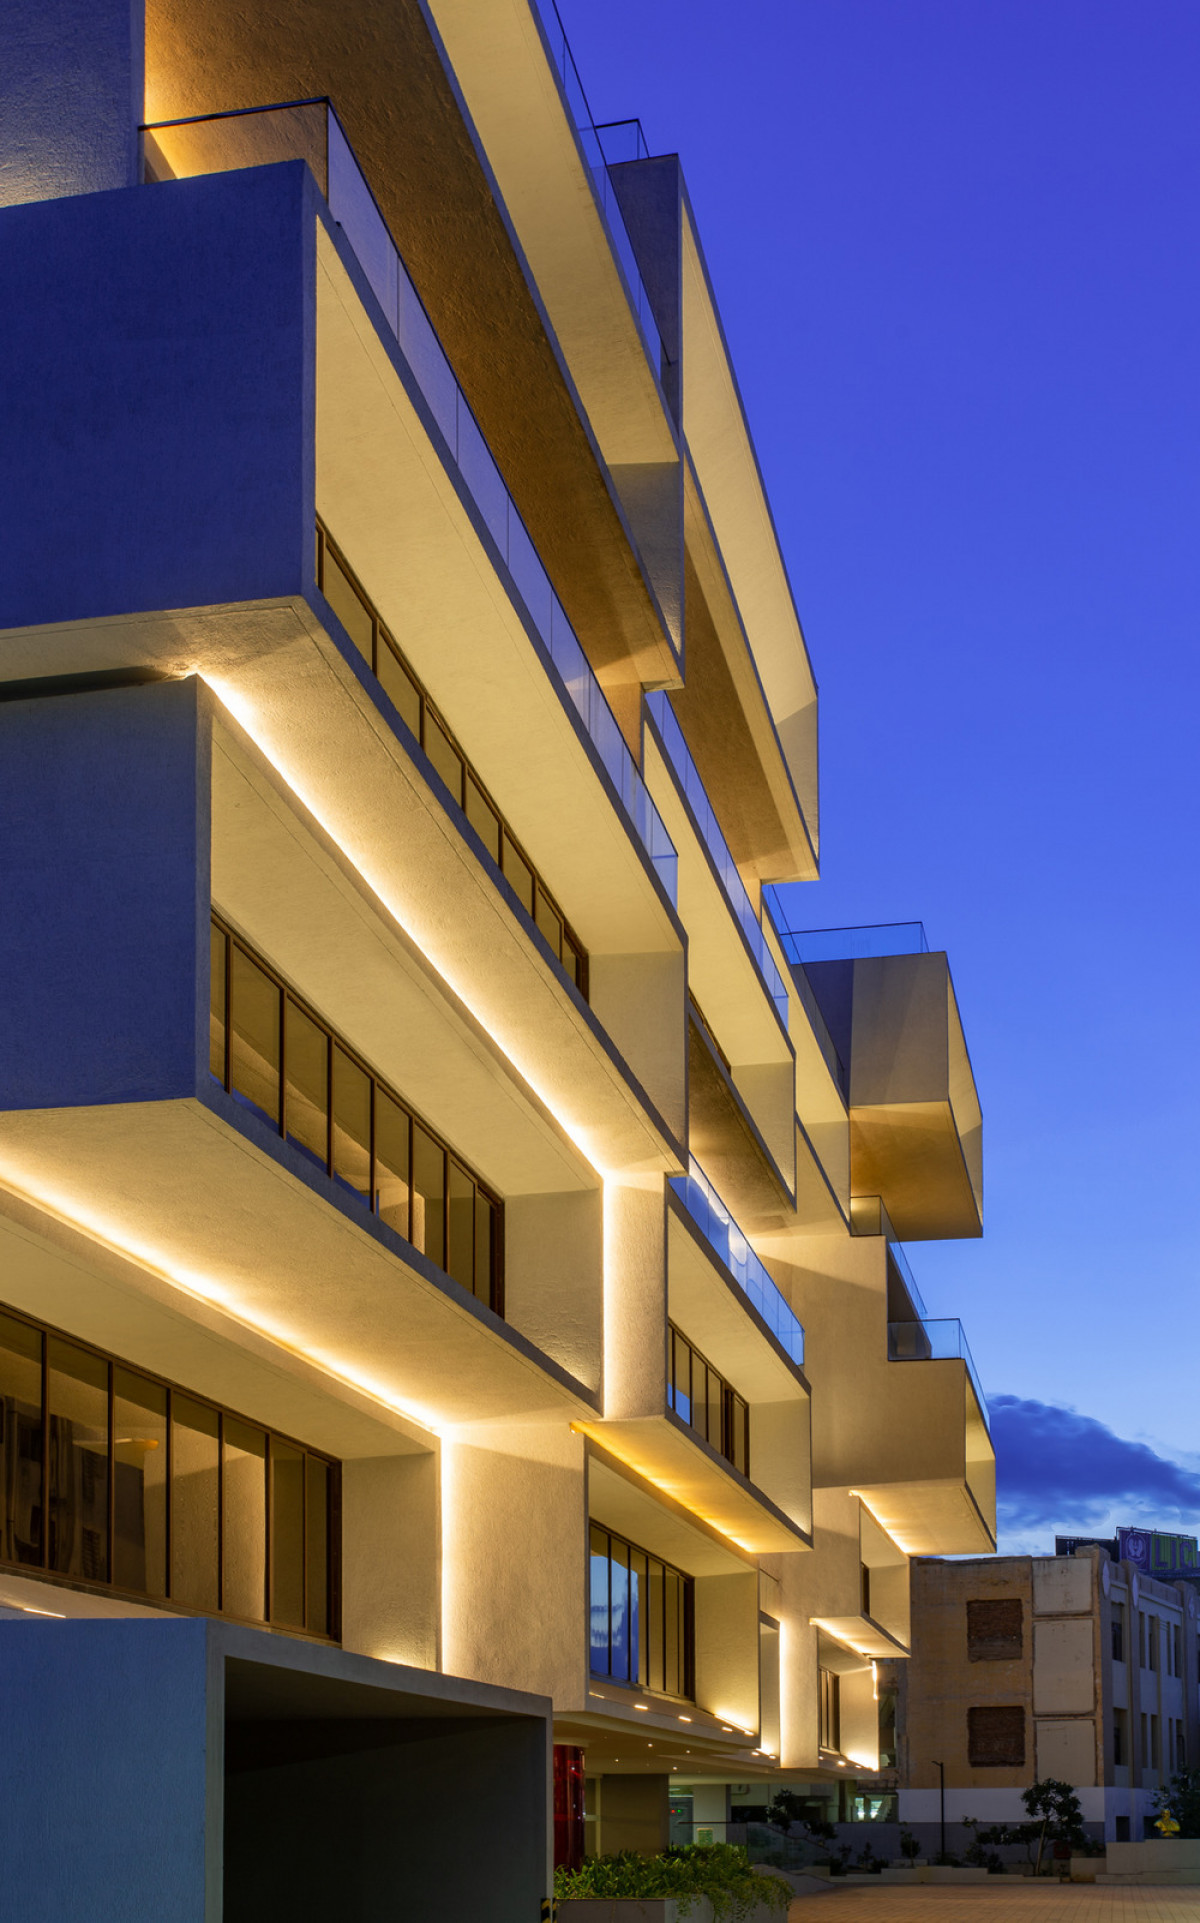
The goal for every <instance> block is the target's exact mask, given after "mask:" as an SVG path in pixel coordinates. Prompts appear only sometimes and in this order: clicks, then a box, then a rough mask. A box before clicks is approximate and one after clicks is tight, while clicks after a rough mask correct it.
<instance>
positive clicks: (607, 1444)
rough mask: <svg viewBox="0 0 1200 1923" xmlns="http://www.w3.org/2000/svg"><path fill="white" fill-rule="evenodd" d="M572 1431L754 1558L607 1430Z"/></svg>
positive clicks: (577, 1425)
mask: <svg viewBox="0 0 1200 1923" xmlns="http://www.w3.org/2000/svg"><path fill="white" fill-rule="evenodd" d="M609 1245H610V1244H609V1236H608V1233H607V1229H606V1231H605V1236H604V1246H605V1249H606V1251H607V1249H608V1247H609ZM606 1291H607V1284H606ZM606 1346H607V1345H606ZM571 1428H572V1430H573V1431H574V1433H575V1434H576V1435H577V1436H590V1437H591V1439H592V1440H593V1442H598V1443H599V1444H600V1446H601V1448H602V1449H603V1450H604V1452H605V1454H606V1455H610V1456H612V1457H613V1458H614V1460H615V1461H617V1462H623V1463H624V1465H625V1467H626V1468H627V1469H632V1470H634V1471H635V1472H636V1474H637V1475H639V1476H640V1477H641V1479H642V1481H643V1482H644V1483H646V1484H647V1485H648V1486H649V1487H650V1488H651V1489H657V1490H658V1492H659V1494H660V1495H662V1496H669V1497H670V1499H671V1501H672V1502H677V1503H678V1504H679V1506H680V1508H682V1509H686V1510H687V1512H688V1514H689V1515H692V1516H695V1518H696V1520H697V1521H698V1522H702V1523H703V1524H704V1525H705V1527H706V1528H707V1529H711V1530H712V1532H713V1534H714V1535H716V1536H720V1537H721V1538H722V1539H723V1540H724V1541H725V1542H727V1543H729V1544H731V1545H732V1547H733V1548H734V1549H738V1550H740V1551H741V1553H742V1554H743V1555H744V1556H750V1555H753V1554H754V1551H753V1550H752V1549H751V1548H750V1546H749V1544H748V1543H744V1542H741V1541H739V1539H738V1538H737V1536H733V1535H730V1533H729V1529H728V1527H727V1525H726V1524H725V1523H723V1522H718V1521H716V1519H715V1518H714V1517H713V1516H706V1515H705V1513H704V1511H703V1510H702V1509H697V1507H696V1504H695V1502H694V1500H693V1499H692V1496H691V1495H690V1493H689V1491H688V1490H686V1489H684V1488H681V1487H680V1486H679V1484H678V1483H674V1482H664V1481H663V1479H662V1477H661V1476H655V1475H651V1473H650V1471H649V1470H648V1469H647V1468H646V1466H645V1464H644V1462H643V1461H642V1460H641V1458H640V1457H638V1456H636V1455H633V1454H631V1453H630V1452H629V1451H628V1450H627V1449H622V1448H620V1447H619V1446H618V1445H617V1443H616V1442H615V1441H614V1439H613V1437H612V1436H611V1435H610V1434H609V1432H608V1429H607V1427H602V1426H601V1425H600V1424H599V1423H590V1422H573V1423H572V1424H571Z"/></svg>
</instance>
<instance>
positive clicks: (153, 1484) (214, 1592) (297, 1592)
mask: <svg viewBox="0 0 1200 1923" xmlns="http://www.w3.org/2000/svg"><path fill="white" fill-rule="evenodd" d="M47 1411H48V1420H47ZM47 1464H48V1467H49V1480H48V1483H47V1484H46V1486H47V1488H48V1491H49V1496H48V1501H47V1502H46V1504H45V1505H43V1502H42V1489H43V1481H44V1478H45V1474H46V1466H47ZM268 1481H269V1500H268ZM110 1496H111V1501H110ZM0 1497H2V1506H0V1524H2V1527H3V1534H2V1536H0V1563H6V1564H8V1565H10V1566H13V1565H15V1566H18V1567H25V1568H35V1569H46V1570H50V1571H52V1572H54V1573H55V1574H58V1575H64V1576H69V1577H71V1578H72V1579H74V1580H75V1581H78V1582H80V1583H87V1584H91V1585H95V1586H103V1587H107V1586H109V1585H112V1586H113V1587H114V1588H116V1589H118V1590H121V1591H122V1592H124V1593H126V1594H130V1595H135V1596H145V1597H147V1598H149V1599H151V1600H156V1599H157V1600H165V1601H170V1602H172V1603H177V1604H180V1605H182V1607H184V1608H187V1609H196V1610H202V1611H205V1612H207V1613H211V1614H216V1613H218V1612H223V1613H224V1614H226V1615H229V1616H234V1617H238V1618H240V1619H241V1620H244V1621H250V1622H275V1623H279V1624H281V1625H282V1626H284V1627H287V1628H292V1629H298V1630H304V1631H307V1632H309V1633H310V1634H313V1635H319V1636H333V1635H336V1633H337V1602H338V1597H337V1584H336V1577H335V1557H336V1551H337V1527H336V1504H337V1499H338V1482H337V1465H336V1464H334V1463H331V1462H329V1461H328V1460H326V1459H325V1458H324V1457H322V1456H316V1455H314V1454H313V1453H312V1452H311V1451H310V1450H307V1449H305V1448H303V1447H302V1446H301V1445H300V1444H298V1443H294V1442H289V1441H288V1440H286V1439H285V1438H284V1437H281V1436H275V1435H273V1434H272V1433H271V1432H270V1431H269V1430H267V1429H265V1428H262V1427H260V1426H258V1425H256V1424H253V1423H248V1422H246V1421H245V1420H244V1419H243V1418H242V1417H240V1416H236V1415H233V1414H230V1413H227V1412H226V1411H224V1410H222V1409H218V1408H216V1407H214V1406H213V1405H212V1404H211V1403H208V1402H204V1401H202V1400H201V1399H200V1398H199V1397H198V1396H191V1395H187V1394H185V1393H184V1392H183V1391H181V1390H178V1389H173V1388H172V1387H171V1386H170V1385H169V1384H168V1383H163V1382H157V1381H155V1380H154V1379H153V1378H152V1377H150V1376H146V1375H143V1374H141V1373H140V1372H139V1371H137V1370H135V1369H130V1368H128V1367H127V1366H126V1365H125V1364H124V1363H121V1362H117V1361H112V1360H110V1358H109V1357H107V1356H103V1355H99V1354H97V1353H96V1351H95V1350H93V1349H88V1348H84V1347H83V1346H82V1345H81V1344H78V1343H73V1342H69V1341H67V1340H66V1339H65V1338H64V1337H62V1336H59V1335H56V1334H54V1333H52V1332H50V1331H46V1330H42V1329H39V1328H37V1327H36V1326H34V1325H32V1324H30V1323H27V1322H25V1321H24V1320H23V1319H22V1318H21V1317H19V1316H13V1315H8V1314H5V1313H0ZM168 1545H169V1552H168ZM268 1576H269V1578H270V1585H269V1586H268Z"/></svg>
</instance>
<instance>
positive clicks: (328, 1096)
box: [322, 1024, 333, 1177]
mask: <svg viewBox="0 0 1200 1923" xmlns="http://www.w3.org/2000/svg"><path fill="white" fill-rule="evenodd" d="M322 1029H323V1032H324V1035H325V1173H326V1175H328V1176H330V1177H332V1175H333V1036H332V1034H331V1033H330V1031H329V1030H328V1029H327V1028H325V1027H324V1024H322Z"/></svg>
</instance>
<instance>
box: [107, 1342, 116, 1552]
mask: <svg viewBox="0 0 1200 1923" xmlns="http://www.w3.org/2000/svg"><path fill="white" fill-rule="evenodd" d="M116 1442H117V1430H116V1410H115V1408H114V1407H113V1365H112V1360H111V1358H110V1359H109V1364H108V1562H107V1565H106V1575H107V1579H108V1581H109V1583H111V1582H112V1579H113V1570H114V1568H115V1566H116V1563H115V1553H116V1535H117V1448H116Z"/></svg>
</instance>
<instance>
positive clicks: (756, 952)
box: [646, 694, 788, 1029]
mask: <svg viewBox="0 0 1200 1923" xmlns="http://www.w3.org/2000/svg"><path fill="white" fill-rule="evenodd" d="M646 706H647V708H648V709H649V711H650V718H651V720H652V721H653V722H654V726H655V729H656V730H657V733H658V735H659V738H660V740H661V742H662V745H663V748H664V750H665V752H666V756H667V760H668V761H669V762H670V764H671V767H672V768H673V769H674V771H675V776H676V779H677V780H678V782H679V785H680V787H681V788H682V789H683V794H684V799H685V800H686V802H687V805H688V807H689V808H690V810H691V813H692V816H693V819H694V820H695V823H696V827H697V830H698V831H699V834H700V839H701V840H702V841H703V843H704V846H705V847H706V848H707V850H708V853H709V856H710V858H711V860H712V864H713V866H714V868H715V869H716V871H717V879H718V880H719V882H720V884H721V887H722V889H723V890H724V892H725V898H726V900H727V901H728V903H729V906H730V907H731V908H732V910H733V914H734V919H735V920H736V922H737V924H738V927H739V928H740V929H741V931H742V933H743V935H744V936H745V937H746V941H747V943H748V944H749V948H750V953H751V954H752V955H753V957H754V961H755V965H756V966H757V968H758V972H759V974H760V975H761V976H762V980H763V986H764V987H765V989H766V991H767V993H768V995H769V996H770V997H771V1000H772V1002H773V1003H774V1004H775V1012H776V1014H777V1015H778V1016H779V1019H780V1021H781V1023H782V1024H783V1026H784V1028H785V1029H786V1027H787V1025H788V994H787V989H786V988H785V987H784V984H783V976H782V975H781V974H780V972H779V970H778V968H776V966H775V959H774V957H773V955H772V954H771V950H770V949H769V947H768V946H767V938H766V935H765V934H764V933H763V927H762V923H761V922H760V920H759V918H758V916H757V915H756V914H755V912H754V907H753V904H752V903H751V900H750V897H749V895H748V894H747V893H746V884H745V882H744V881H743V880H742V878H741V876H740V875H739V873H738V870H737V863H736V862H735V861H734V859H733V856H732V855H731V854H730V852H729V843H728V842H727V841H726V839H725V837H724V835H723V834H722V833H721V826H720V823H719V822H718V820H717V817H716V815H715V814H714V813H713V807H712V803H711V801H710V800H709V798H708V794H707V791H706V789H705V786H704V783H703V782H702V781H701V779H700V771H699V769H698V768H697V766H696V764H695V762H694V761H693V760H692V757H691V753H690V751H689V749H688V745H687V742H686V741H685V740H684V738H683V730H682V728H681V727H680V726H679V723H678V721H677V720H676V719H675V710H674V709H673V708H672V706H671V703H670V701H669V700H668V698H667V696H666V695H665V694H648V695H647V696H646Z"/></svg>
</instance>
